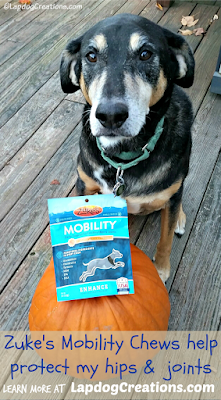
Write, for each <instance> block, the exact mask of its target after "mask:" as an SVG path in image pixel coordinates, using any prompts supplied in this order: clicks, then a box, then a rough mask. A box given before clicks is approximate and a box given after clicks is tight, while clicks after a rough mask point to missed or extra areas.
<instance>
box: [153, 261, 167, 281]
mask: <svg viewBox="0 0 221 400" xmlns="http://www.w3.org/2000/svg"><path fill="white" fill-rule="evenodd" d="M156 258H157V256H156V257H155V256H154V257H153V263H154V265H155V267H156V269H157V272H158V274H159V277H160V279H161V280H162V282H163V283H164V285H165V283H166V281H167V279H168V278H169V276H170V262H166V264H165V263H164V264H165V265H163V266H161V264H160V263H159V261H158V262H157V260H156Z"/></svg>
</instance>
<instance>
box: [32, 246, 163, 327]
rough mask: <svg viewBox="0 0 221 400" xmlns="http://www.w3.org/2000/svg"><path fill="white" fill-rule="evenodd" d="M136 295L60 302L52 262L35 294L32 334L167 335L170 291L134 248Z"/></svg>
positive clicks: (148, 262)
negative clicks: (113, 332)
mask: <svg viewBox="0 0 221 400" xmlns="http://www.w3.org/2000/svg"><path fill="white" fill-rule="evenodd" d="M131 256H132V266H133V279H134V286H135V294H130V295H118V296H103V297H96V298H91V299H83V300H72V301H65V302H57V297H56V284H55V273H54V264H53V259H51V262H50V264H49V266H48V268H47V269H46V271H45V273H44V275H43V276H42V278H41V280H40V282H39V284H38V286H37V289H36V291H35V294H34V297H33V300H32V304H31V308H30V313H29V326H30V330H31V331H94V330H96V331H97V330H98V331H105V330H111V331H140V330H142V331H166V330H167V328H168V320H169V315H170V303H169V297H168V293H167V290H166V288H165V286H164V284H163V283H162V281H161V279H160V278H159V275H158V273H157V270H156V268H155V266H154V264H153V263H152V261H151V260H150V259H149V258H148V257H147V256H146V255H145V254H144V253H143V252H142V251H141V250H139V249H138V248H137V247H136V246H134V245H131Z"/></svg>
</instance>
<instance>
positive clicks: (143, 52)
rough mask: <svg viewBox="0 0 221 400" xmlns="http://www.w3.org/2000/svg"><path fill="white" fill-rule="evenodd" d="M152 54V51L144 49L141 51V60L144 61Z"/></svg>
mask: <svg viewBox="0 0 221 400" xmlns="http://www.w3.org/2000/svg"><path fill="white" fill-rule="evenodd" d="M151 56H152V53H151V51H148V50H143V51H142V52H141V53H140V60H142V61H146V60H149V58H150V57H151Z"/></svg>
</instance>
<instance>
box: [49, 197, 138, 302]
mask: <svg viewBox="0 0 221 400" xmlns="http://www.w3.org/2000/svg"><path fill="white" fill-rule="evenodd" d="M48 209H49V220H50V230H51V242H52V248H53V259H54V267H55V278H56V290H57V299H58V301H67V300H77V299H85V298H89V297H98V296H110V295H116V294H130V293H134V283H133V276H132V263H131V254H130V243H129V231H128V215H127V204H126V201H125V200H123V199H121V198H120V197H114V195H112V194H110V195H94V196H80V197H69V198H62V199H49V200H48Z"/></svg>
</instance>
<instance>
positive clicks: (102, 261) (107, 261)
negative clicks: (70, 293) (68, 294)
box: [79, 249, 125, 282]
mask: <svg viewBox="0 0 221 400" xmlns="http://www.w3.org/2000/svg"><path fill="white" fill-rule="evenodd" d="M122 257H123V254H121V253H120V252H119V250H115V249H113V250H112V253H111V254H109V256H107V257H105V258H95V259H94V260H91V261H89V263H87V264H85V263H83V264H84V265H85V266H87V271H84V272H83V274H82V275H81V276H80V278H79V280H80V281H83V282H85V281H86V279H87V277H88V276H93V275H94V274H95V272H96V269H97V268H100V269H110V268H112V269H116V268H119V267H124V265H125V263H124V262H122V261H117V262H115V259H116V258H122Z"/></svg>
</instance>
